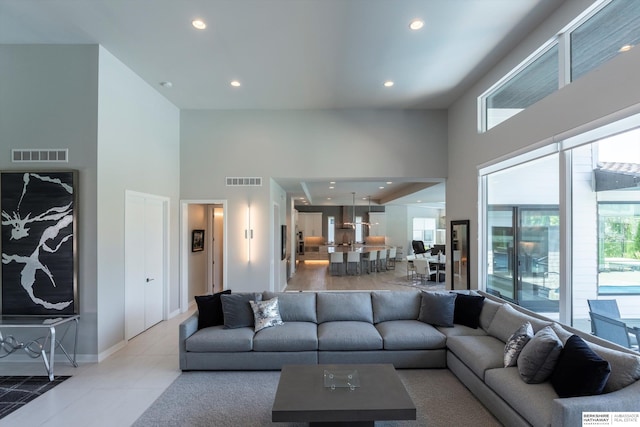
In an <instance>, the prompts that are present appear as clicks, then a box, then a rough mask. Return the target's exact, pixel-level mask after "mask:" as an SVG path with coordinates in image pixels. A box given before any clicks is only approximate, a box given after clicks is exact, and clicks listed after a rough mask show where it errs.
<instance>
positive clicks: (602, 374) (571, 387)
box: [551, 335, 611, 397]
mask: <svg viewBox="0 0 640 427" xmlns="http://www.w3.org/2000/svg"><path fill="white" fill-rule="evenodd" d="M610 374H611V366H610V365H609V362H607V361H606V360H604V359H603V358H602V357H600V356H598V355H597V354H596V353H595V352H594V351H593V350H591V348H590V347H589V344H587V343H586V342H585V341H584V340H583V339H582V338H580V337H579V336H577V335H572V336H571V337H569V339H568V340H567V342H566V343H565V345H564V348H563V349H562V352H561V353H560V358H559V359H558V363H557V364H556V367H555V369H554V370H553V373H552V374H551V385H552V386H553V388H554V389H555V391H556V393H558V396H560V397H578V396H591V395H594V394H601V393H602V390H604V386H605V384H606V383H607V380H608V379H609V375H610Z"/></svg>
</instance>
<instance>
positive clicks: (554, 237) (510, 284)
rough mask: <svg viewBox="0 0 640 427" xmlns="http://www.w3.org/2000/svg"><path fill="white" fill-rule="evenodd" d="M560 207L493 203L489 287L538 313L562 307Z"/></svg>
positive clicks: (553, 310) (489, 211)
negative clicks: (494, 204) (560, 298)
mask: <svg viewBox="0 0 640 427" xmlns="http://www.w3.org/2000/svg"><path fill="white" fill-rule="evenodd" d="M559 218H560V213H559V209H558V206H490V207H489V209H488V210H487V222H488V229H489V230H490V236H491V240H490V246H489V254H488V259H489V260H490V264H489V269H488V271H489V274H488V275H487V291H488V292H490V293H494V294H496V295H499V296H501V297H502V298H505V299H507V300H509V301H513V302H514V303H516V304H519V305H521V306H523V307H526V308H529V309H531V310H533V311H538V312H551V313H553V312H558V299H559V298H558V288H559V246H560V243H559V241H560V231H559Z"/></svg>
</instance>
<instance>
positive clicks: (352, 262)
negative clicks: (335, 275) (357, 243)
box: [347, 251, 360, 275]
mask: <svg viewBox="0 0 640 427" xmlns="http://www.w3.org/2000/svg"><path fill="white" fill-rule="evenodd" d="M349 267H353V268H355V272H354V273H353V274H356V275H357V274H360V252H356V251H349V252H347V274H349Z"/></svg>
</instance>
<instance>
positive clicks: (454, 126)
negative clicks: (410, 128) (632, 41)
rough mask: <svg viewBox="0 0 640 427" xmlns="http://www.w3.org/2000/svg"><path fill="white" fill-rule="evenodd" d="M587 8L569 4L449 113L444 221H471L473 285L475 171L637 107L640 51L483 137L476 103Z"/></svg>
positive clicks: (473, 275)
mask: <svg viewBox="0 0 640 427" xmlns="http://www.w3.org/2000/svg"><path fill="white" fill-rule="evenodd" d="M590 4H591V2H585V1H579V0H570V1H567V2H565V3H564V4H563V5H562V6H561V7H560V8H559V9H558V11H557V12H556V13H555V14H554V15H553V17H552V18H551V19H549V20H547V21H546V22H545V23H544V24H543V25H542V26H540V27H539V28H537V29H536V30H535V31H534V32H533V33H532V34H531V35H530V36H529V37H527V38H526V39H525V40H524V41H523V42H522V43H521V44H520V45H519V46H518V47H517V48H516V49H515V50H514V51H512V52H511V53H510V54H509V55H507V56H506V57H505V58H504V59H503V60H502V61H501V62H500V63H499V64H498V65H497V66H496V67H494V68H493V69H492V70H491V71H490V72H489V73H488V74H487V75H485V76H484V77H483V78H482V79H481V80H480V81H479V82H478V83H477V84H475V85H474V86H473V87H472V88H471V89H470V90H469V91H467V93H466V94H465V95H464V96H463V97H461V98H460V99H459V100H458V101H457V102H456V103H455V104H454V105H453V106H452V107H451V108H450V109H449V175H448V180H447V221H450V220H453V219H466V218H470V219H471V251H472V252H471V254H472V256H471V284H472V287H474V288H475V287H477V280H478V273H477V271H478V265H477V259H478V258H477V256H475V255H473V254H478V240H477V235H478V177H477V168H478V166H479V165H483V164H485V163H488V162H492V161H495V160H496V159H499V158H501V157H503V156H507V155H509V154H511V153H514V152H516V151H518V150H525V149H527V147H530V146H531V145H532V144H536V143H539V142H541V141H544V140H546V139H548V138H551V137H553V136H554V135H558V134H560V133H562V132H564V131H567V130H570V129H574V128H576V127H578V126H580V125H583V124H586V123H589V122H591V121H593V120H596V119H598V118H601V117H604V116H607V115H609V114H612V113H615V112H616V111H618V110H622V109H624V108H626V107H629V106H632V105H635V104H637V103H638V102H640V96H639V95H638V91H637V88H638V87H640V49H632V50H631V51H630V52H627V53H625V54H623V55H619V56H618V57H616V58H614V59H613V60H611V61H610V62H608V63H606V64H604V65H602V66H600V67H599V68H597V69H596V70H593V71H591V72H590V73H589V74H587V75H585V76H583V77H582V78H580V79H579V80H577V81H575V82H573V83H571V84H570V85H568V86H566V87H565V88H563V89H562V90H560V91H558V92H555V93H553V94H552V95H550V96H548V97H546V98H544V99H542V100H541V101H539V102H538V103H536V104H534V105H532V106H531V107H529V108H528V109H526V110H525V111H523V112H521V113H519V114H517V115H516V116H514V117H512V118H511V119H509V120H507V121H505V122H503V123H501V124H500V125H498V126H496V127H494V128H493V129H491V130H490V131H488V132H486V133H484V134H478V132H477V97H478V96H479V95H481V94H482V93H483V92H484V91H485V90H487V89H488V88H489V87H490V86H491V85H492V84H494V83H495V82H496V81H497V80H499V79H500V78H501V77H502V76H503V75H504V74H506V73H507V72H508V71H509V70H510V69H511V68H513V67H515V66H516V65H517V64H518V63H519V62H520V61H522V60H523V59H524V58H525V57H526V56H528V55H529V54H530V53H531V52H533V51H534V50H535V49H536V48H537V47H539V46H540V45H542V44H543V43H544V42H545V41H546V40H548V39H549V38H551V37H552V36H553V35H554V34H556V33H557V32H558V31H559V30H560V29H561V28H562V27H563V26H565V25H566V24H568V23H569V22H570V21H571V20H572V18H574V17H575V16H577V15H578V14H579V13H580V12H581V11H582V10H583V9H584V8H586V7H587V6H588V5H590Z"/></svg>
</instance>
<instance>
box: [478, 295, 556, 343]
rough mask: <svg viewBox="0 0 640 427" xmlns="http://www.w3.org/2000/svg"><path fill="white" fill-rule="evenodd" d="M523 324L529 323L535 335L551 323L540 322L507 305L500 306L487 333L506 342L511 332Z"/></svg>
mask: <svg viewBox="0 0 640 427" xmlns="http://www.w3.org/2000/svg"><path fill="white" fill-rule="evenodd" d="M525 322H529V323H531V326H532V327H533V332H534V333H536V332H538V331H539V330H540V329H542V328H544V327H545V326H548V325H551V323H552V322H550V321H544V320H540V319H538V318H535V317H533V316H529V315H528V314H524V313H521V312H519V311H518V310H516V309H515V308H513V307H511V305H509V304H502V306H500V308H499V309H498V311H497V312H496V315H495V316H494V317H493V320H492V321H491V325H490V326H489V329H488V330H487V332H488V333H489V335H493V336H494V337H496V338H498V339H500V340H502V342H505V343H506V342H507V340H508V339H509V337H510V336H511V334H512V333H513V331H515V330H516V329H518V328H519V327H520V326H522V325H523V324H524V323H525Z"/></svg>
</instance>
